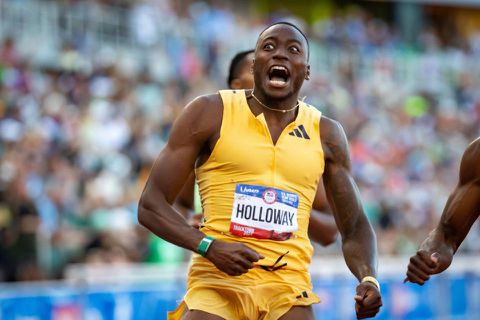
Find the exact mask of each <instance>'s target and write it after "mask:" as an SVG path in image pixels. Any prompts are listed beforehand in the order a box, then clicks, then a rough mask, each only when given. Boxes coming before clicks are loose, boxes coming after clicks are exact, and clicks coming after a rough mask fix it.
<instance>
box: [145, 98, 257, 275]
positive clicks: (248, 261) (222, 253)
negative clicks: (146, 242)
mask: <svg viewBox="0 0 480 320" xmlns="http://www.w3.org/2000/svg"><path fill="white" fill-rule="evenodd" d="M222 112H223V104H222V101H221V98H220V96H219V95H210V96H202V97H200V98H197V99H195V100H194V101H192V102H191V103H190V104H189V105H187V107H186V108H185V110H184V111H183V112H182V114H181V115H180V116H179V118H178V119H177V120H176V121H175V123H174V125H173V127H172V131H171V135H170V138H169V140H168V142H167V144H166V146H165V147H164V149H163V150H162V151H161V152H160V154H159V156H158V158H157V159H156V161H155V163H154V165H153V168H152V170H151V172H150V176H149V177H148V180H147V183H146V185H145V188H144V190H143V193H142V195H141V198H140V201H139V206H138V220H139V222H140V223H141V224H142V225H143V226H145V227H146V228H148V229H149V230H150V231H152V232H153V233H154V234H156V235H157V236H159V237H160V238H162V239H164V240H166V241H168V242H171V243H173V244H175V245H178V246H181V247H183V248H185V249H188V250H191V251H194V252H198V245H199V243H200V241H201V240H202V239H203V238H204V237H205V234H204V233H202V232H201V231H199V230H197V229H195V228H193V227H192V226H191V225H190V224H189V223H188V222H187V220H185V218H184V217H183V216H182V215H181V214H180V213H178V212H177V211H176V210H175V209H174V208H173V207H172V204H173V202H174V201H175V198H176V196H177V194H178V192H179V191H180V189H181V188H182V187H183V185H184V183H185V180H186V179H187V177H188V175H189V174H190V172H192V170H193V168H194V165H195V161H196V160H197V158H198V157H199V156H200V155H201V154H209V153H210V152H209V151H208V150H211V149H213V146H214V145H215V143H216V141H217V140H218V137H219V134H220V127H221V121H222ZM206 150H207V151H206ZM206 257H207V258H208V259H209V260H210V261H212V263H213V264H215V266H216V267H217V268H218V269H220V270H221V271H223V272H225V273H227V274H229V275H240V274H242V273H245V272H247V271H248V269H250V268H252V267H253V262H256V261H258V260H259V258H260V256H259V254H258V253H257V252H256V251H254V250H252V249H250V248H248V247H247V246H245V245H243V244H239V243H226V242H222V241H218V240H215V241H214V242H213V243H212V245H211V246H210V248H209V249H208V251H207V255H206Z"/></svg>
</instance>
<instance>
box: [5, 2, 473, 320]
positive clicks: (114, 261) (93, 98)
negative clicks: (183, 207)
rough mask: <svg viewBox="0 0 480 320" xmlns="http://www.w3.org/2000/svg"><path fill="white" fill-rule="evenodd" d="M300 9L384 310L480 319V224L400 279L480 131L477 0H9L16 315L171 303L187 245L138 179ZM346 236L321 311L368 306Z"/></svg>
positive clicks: (321, 258)
mask: <svg viewBox="0 0 480 320" xmlns="http://www.w3.org/2000/svg"><path fill="white" fill-rule="evenodd" d="M285 19H286V20H289V21H294V22H295V23H298V24H299V25H300V26H302V27H303V28H304V29H305V30H306V32H307V34H308V35H309V38H310V43H311V54H310V56H311V64H312V79H311V80H310V81H309V82H307V83H306V85H305V87H304V90H303V92H302V95H303V96H306V101H308V102H310V103H311V104H314V105H316V106H318V108H319V109H320V110H322V111H323V112H324V113H325V114H326V115H328V116H330V117H333V118H335V119H338V120H339V121H340V122H341V123H342V124H343V126H344V127H345V130H346V132H347V135H348V138H349V142H350V146H351V152H352V159H353V166H354V167H353V168H354V174H355V178H356V180H357V182H358V184H359V187H360V190H361V193H362V198H363V202H364V206H365V209H366V212H367V214H368V216H369V219H370V221H371V223H372V224H373V226H374V227H375V230H376V232H377V236H378V241H379V251H380V254H381V259H380V266H379V270H380V275H381V280H382V284H383V285H384V286H383V294H384V307H383V309H382V312H381V314H380V315H379V318H381V319H479V318H480V277H479V271H478V270H480V268H478V267H479V266H478V261H477V260H480V258H479V257H478V256H479V253H480V241H479V239H480V231H479V227H478V226H477V225H474V227H473V228H472V231H471V232H470V235H469V237H468V239H467V240H466V241H465V242H464V244H463V245H462V247H461V250H460V253H459V256H458V257H457V260H456V261H455V263H454V265H453V266H452V268H451V270H450V271H449V272H448V273H446V274H445V275H441V276H439V277H436V278H435V279H434V280H433V281H431V282H430V283H428V284H427V285H425V286H424V287H418V286H413V285H411V284H406V285H404V284H402V283H401V282H402V280H403V275H404V273H405V269H406V266H407V261H408V260H407V259H408V258H407V257H408V256H409V255H411V254H413V253H414V252H415V250H416V248H417V246H418V244H419V243H420V242H421V240H422V239H423V238H424V237H425V236H426V234H427V233H428V231H429V230H430V229H432V228H433V226H434V225H435V223H436V222H437V221H438V219H439V216H440V214H441V211H442V208H443V206H444V204H445V202H446V199H447V197H448V194H449V192H450V191H451V190H452V189H453V187H454V184H455V182H456V180H457V174H458V164H459V159H460V156H461V154H462V152H463V150H464V149H465V147H466V146H467V145H468V143H469V142H470V141H472V140H473V139H474V138H475V137H478V136H479V135H480V90H479V89H480V82H479V80H480V59H479V57H480V1H475V0H469V1H468V0H460V1H453V0H452V1H447V0H438V1H435V0H428V1H427V0H425V1H397V2H394V1H347V0H343V1H333V0H330V1H313V0H310V1H307V0H305V1H271V0H262V1H240V0H237V1H205V2H201V1H193V0H188V1H187V0H180V1H174V0H145V1H133V0H132V1H127V0H123V1H114V0H98V1H73V0H71V1H48V0H44V1H40V0H38V1H34V0H10V1H9V0H0V141H1V143H0V281H1V284H0V319H29V320H32V319H56V320H59V319H164V317H165V311H166V310H171V309H173V308H174V307H175V305H176V303H177V301H178V300H179V299H181V295H182V293H183V290H184V286H185V270H186V269H185V268H186V265H185V263H186V261H188V253H186V252H185V251H183V250H181V249H178V248H176V247H173V246H171V245H168V244H166V243H165V242H163V241H161V240H159V239H158V238H155V237H152V236H151V235H150V234H149V233H148V232H146V230H144V229H143V228H141V227H139V225H138V224H137V221H136V205H137V200H138V198H139V193H140V191H141V189H142V187H143V184H144V182H145V179H146V176H147V174H148V171H149V169H150V166H151V164H152V161H153V160H154V158H155V156H156V155H157V153H158V152H159V150H160V149H161V147H162V146H163V144H164V143H165V140H166V138H167V137H168V133H169V129H170V127H171V124H172V122H173V121H174V119H175V117H176V116H177V115H178V114H179V112H180V111H181V110H182V108H183V106H184V105H185V104H186V102H188V101H189V100H190V99H191V98H193V97H195V96H197V95H199V94H204V93H209V92H214V91H216V90H218V89H221V88H225V87H226V76H227V67H228V64H229V62H230V59H231V57H232V56H233V54H234V53H236V52H237V51H238V50H245V49H249V48H252V47H253V46H254V44H255V40H256V37H257V35H258V32H259V31H260V30H262V28H263V27H264V26H266V25H267V24H268V23H271V22H273V21H278V20H285ZM340 252H341V251H340V246H339V243H338V242H337V243H336V244H334V245H332V246H330V247H328V248H320V247H316V251H315V259H314V263H313V265H312V272H313V274H314V284H315V290H316V291H317V292H318V294H319V295H320V296H321V298H322V299H323V301H324V302H323V303H322V304H320V305H318V306H316V308H317V309H316V310H317V316H318V318H319V319H351V318H353V292H354V286H355V281H354V280H353V277H352V276H351V275H350V274H349V273H348V271H346V268H345V266H344V262H343V260H342V258H341V254H340Z"/></svg>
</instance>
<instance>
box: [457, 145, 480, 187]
mask: <svg viewBox="0 0 480 320" xmlns="http://www.w3.org/2000/svg"><path fill="white" fill-rule="evenodd" d="M460 178H461V180H462V179H475V180H478V181H479V182H480V137H478V138H477V139H475V140H474V141H472V142H471V143H470V145H469V146H468V147H467V149H465V152H464V153H463V157H462V164H461V167H460Z"/></svg>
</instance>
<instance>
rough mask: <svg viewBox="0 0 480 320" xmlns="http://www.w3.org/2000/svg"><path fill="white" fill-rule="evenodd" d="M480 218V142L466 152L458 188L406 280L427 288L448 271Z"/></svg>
mask: <svg viewBox="0 0 480 320" xmlns="http://www.w3.org/2000/svg"><path fill="white" fill-rule="evenodd" d="M479 214H480V138H479V139H477V140H475V141H474V142H472V143H471V144H470V146H469V147H468V148H467V150H465V152H464V154H463V157H462V161H461V164H460V175H459V180H458V184H457V186H456V187H455V189H454V190H453V192H452V194H451V195H450V197H449V198H448V201H447V204H446V205H445V209H444V210H443V213H442V217H441V218H440V222H439V223H438V225H437V227H436V228H435V229H433V231H432V232H430V234H429V235H428V237H427V238H426V239H425V241H423V243H422V244H421V245H420V248H419V250H418V251H417V253H416V255H414V256H413V257H411V258H410V263H409V265H408V270H407V278H406V279H405V280H408V281H411V282H414V283H418V284H420V285H423V284H424V283H425V282H426V281H427V280H428V279H430V275H432V274H437V273H440V272H442V271H444V270H445V269H447V268H448V267H449V266H450V264H451V262H452V259H453V255H454V254H455V252H456V251H457V249H458V247H459V246H460V244H461V243H462V241H463V240H464V239H465V237H466V236H467V234H468V231H469V230H470V228H471V227H472V224H473V223H474V222H475V220H477V218H478V216H479Z"/></svg>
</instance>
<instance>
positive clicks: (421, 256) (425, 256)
mask: <svg viewBox="0 0 480 320" xmlns="http://www.w3.org/2000/svg"><path fill="white" fill-rule="evenodd" d="M437 255H438V253H437ZM437 255H435V256H437ZM431 256H432V255H431V254H429V253H428V252H427V251H425V250H418V251H417V254H416V255H415V256H413V257H412V258H410V261H412V259H413V260H414V261H419V260H421V261H422V262H424V263H425V264H426V265H427V266H428V267H430V268H436V267H437V266H438V259H437V261H436V262H435V261H434V260H432V258H431Z"/></svg>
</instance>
